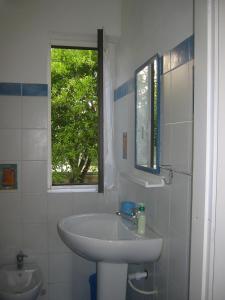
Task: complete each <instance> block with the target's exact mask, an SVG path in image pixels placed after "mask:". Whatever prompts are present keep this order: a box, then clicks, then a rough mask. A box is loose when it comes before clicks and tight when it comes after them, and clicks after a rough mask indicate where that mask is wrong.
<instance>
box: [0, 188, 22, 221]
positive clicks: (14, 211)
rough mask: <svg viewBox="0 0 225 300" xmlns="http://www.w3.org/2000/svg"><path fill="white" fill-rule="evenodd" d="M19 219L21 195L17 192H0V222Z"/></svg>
mask: <svg viewBox="0 0 225 300" xmlns="http://www.w3.org/2000/svg"><path fill="white" fill-rule="evenodd" d="M20 221H21V195H20V193H18V192H10V191H8V192H0V223H2V222H3V223H4V222H10V223H19V222H20Z"/></svg>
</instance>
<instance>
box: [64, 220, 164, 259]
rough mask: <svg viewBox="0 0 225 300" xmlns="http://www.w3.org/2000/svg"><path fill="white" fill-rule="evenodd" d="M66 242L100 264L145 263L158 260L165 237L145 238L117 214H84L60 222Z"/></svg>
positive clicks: (149, 231)
mask: <svg viewBox="0 0 225 300" xmlns="http://www.w3.org/2000/svg"><path fill="white" fill-rule="evenodd" d="M58 232H59V235H60V237H61V239H62V240H63V241H64V243H65V244H66V245H67V246H68V247H69V248H70V249H71V250H72V251H74V252H75V253H77V254H78V255H80V256H82V257H84V258H86V259H89V260H92V261H96V262H112V263H142V262H151V261H155V260H157V259H158V257H159V256H160V252H161V249H162V238H160V237H159V236H158V235H157V234H155V233H154V232H153V231H151V230H147V231H146V234H145V235H144V236H141V235H138V234H137V233H136V229H134V227H133V226H130V225H129V221H126V220H123V219H122V218H121V217H120V216H117V215H116V214H83V215H74V216H71V217H67V218H64V219H62V220H61V221H59V223H58Z"/></svg>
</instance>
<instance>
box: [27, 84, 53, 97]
mask: <svg viewBox="0 0 225 300" xmlns="http://www.w3.org/2000/svg"><path fill="white" fill-rule="evenodd" d="M22 96H48V85H47V84H37V83H36V84H33V83H29V84H28V83H25V84H22Z"/></svg>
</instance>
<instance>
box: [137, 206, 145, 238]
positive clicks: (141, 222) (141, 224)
mask: <svg viewBox="0 0 225 300" xmlns="http://www.w3.org/2000/svg"><path fill="white" fill-rule="evenodd" d="M145 226H146V216H145V206H144V203H139V208H138V229H137V233H138V234H142V235H143V234H145Z"/></svg>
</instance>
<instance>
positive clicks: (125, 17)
mask: <svg viewBox="0 0 225 300" xmlns="http://www.w3.org/2000/svg"><path fill="white" fill-rule="evenodd" d="M192 34H193V3H192V1H186V0H185V1H163V0H161V1H157V2H155V1H144V0H143V1H138V2H137V1H133V0H132V1H124V2H123V14H122V38H121V41H120V44H119V46H118V49H117V76H116V78H117V86H119V85H121V84H122V83H123V82H125V81H127V80H128V79H130V78H132V77H133V76H134V70H135V68H137V67H138V66H139V65H141V64H143V63H144V62H145V61H146V60H147V59H149V58H150V57H151V56H153V55H154V54H156V53H160V54H165V53H166V52H167V51H168V50H170V49H172V48H173V47H175V46H176V45H177V44H179V43H180V42H182V41H183V40H184V39H186V38H187V37H189V36H190V35H192ZM192 66H193V61H190V62H189V63H186V64H184V65H182V66H180V67H178V68H177V69H175V70H173V71H171V72H169V73H167V74H165V75H163V76H162V77H161V83H162V86H161V95H162V96H161V110H162V112H161V113H162V116H161V163H162V164H171V165H172V167H173V169H175V170H176V171H177V172H174V178H173V184H172V185H168V186H165V187H163V188H153V189H144V188H142V187H140V186H138V185H135V184H132V183H129V182H127V181H126V180H124V179H122V180H121V182H120V200H126V199H129V200H133V201H137V202H145V204H146V207H147V212H146V214H147V224H148V226H151V227H153V228H154V229H155V230H157V231H158V232H159V233H160V234H161V235H162V236H163V239H164V246H163V251H162V255H161V257H160V260H159V261H158V262H157V263H156V265H155V282H154V285H155V287H156V288H158V289H159V297H158V299H161V300H167V299H168V300H176V299H177V300H180V299H182V300H185V299H188V276H189V275H188V274H189V247H190V219H191V216H190V214H191V191H192V176H191V174H192V127H193V82H192V81H193V77H192V76H193V69H192ZM126 131H127V133H128V159H127V160H123V159H122V133H123V132H126ZM115 145H116V146H115V147H116V149H115V151H116V159H117V167H118V169H119V170H120V171H125V172H126V171H128V170H129V169H130V168H132V167H133V166H134V93H130V94H128V95H127V96H125V97H123V98H121V99H119V100H117V101H116V102H115ZM183 173H187V174H190V175H185V174H183ZM161 174H162V175H168V174H167V172H166V171H161ZM131 268H132V267H131ZM140 268H141V269H143V266H140ZM143 287H144V288H145V289H146V290H148V289H150V288H151V283H150V282H148V283H146V284H144V286H142V288H143ZM127 297H128V299H136V300H137V299H145V297H144V296H140V295H138V294H136V293H134V292H132V291H131V290H130V289H129V288H128V295H127ZM149 299H150V298H149Z"/></svg>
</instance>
